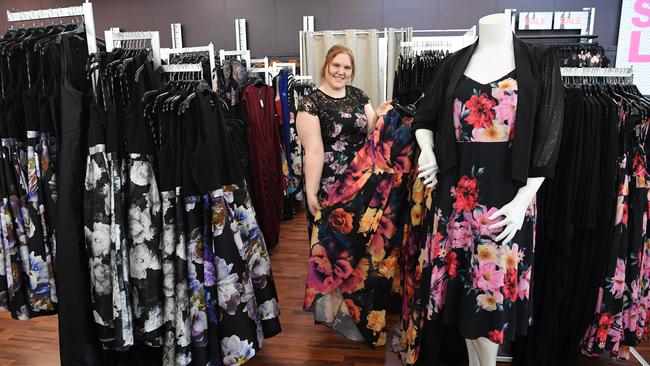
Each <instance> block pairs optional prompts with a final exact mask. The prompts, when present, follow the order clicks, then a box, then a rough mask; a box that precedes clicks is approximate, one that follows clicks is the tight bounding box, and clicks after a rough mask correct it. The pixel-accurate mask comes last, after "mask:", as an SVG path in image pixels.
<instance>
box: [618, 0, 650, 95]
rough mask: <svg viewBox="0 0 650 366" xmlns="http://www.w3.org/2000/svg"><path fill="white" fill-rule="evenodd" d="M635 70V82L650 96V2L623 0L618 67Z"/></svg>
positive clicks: (645, 0) (646, 0)
mask: <svg viewBox="0 0 650 366" xmlns="http://www.w3.org/2000/svg"><path fill="white" fill-rule="evenodd" d="M630 66H632V68H633V70H634V82H635V84H637V86H638V87H639V90H641V92H642V93H643V94H650V0H623V7H622V8H621V23H620V27H619V33H618V47H617V51H616V67H630Z"/></svg>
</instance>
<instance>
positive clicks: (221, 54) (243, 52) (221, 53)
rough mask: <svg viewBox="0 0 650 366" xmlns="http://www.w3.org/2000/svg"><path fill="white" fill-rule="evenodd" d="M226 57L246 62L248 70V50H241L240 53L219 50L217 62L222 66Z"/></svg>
mask: <svg viewBox="0 0 650 366" xmlns="http://www.w3.org/2000/svg"><path fill="white" fill-rule="evenodd" d="M227 56H238V57H239V59H240V60H245V61H246V69H247V70H248V69H249V68H250V67H251V51H250V50H241V51H226V50H219V62H220V63H221V64H223V62H224V61H226V57H227Z"/></svg>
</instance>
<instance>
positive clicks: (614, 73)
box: [560, 67, 634, 78]
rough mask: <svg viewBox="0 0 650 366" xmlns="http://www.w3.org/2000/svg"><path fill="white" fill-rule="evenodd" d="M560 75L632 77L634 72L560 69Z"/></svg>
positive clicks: (629, 70) (599, 68) (625, 68)
mask: <svg viewBox="0 0 650 366" xmlns="http://www.w3.org/2000/svg"><path fill="white" fill-rule="evenodd" d="M560 73H561V74H562V76H575V77H617V78H631V77H634V70H633V69H632V68H631V67H612V68H605V67H562V68H561V69H560Z"/></svg>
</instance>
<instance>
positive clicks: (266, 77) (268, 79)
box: [248, 56, 271, 84]
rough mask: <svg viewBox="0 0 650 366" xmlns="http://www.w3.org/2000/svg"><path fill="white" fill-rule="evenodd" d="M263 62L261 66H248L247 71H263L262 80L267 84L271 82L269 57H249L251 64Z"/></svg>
mask: <svg viewBox="0 0 650 366" xmlns="http://www.w3.org/2000/svg"><path fill="white" fill-rule="evenodd" d="M257 64H263V65H264V66H263V67H250V68H248V71H249V72H251V73H264V82H266V84H269V83H270V82H271V76H270V74H271V69H270V68H269V58H268V57H267V56H264V58H253V59H251V65H257Z"/></svg>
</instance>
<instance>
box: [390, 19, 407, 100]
mask: <svg viewBox="0 0 650 366" xmlns="http://www.w3.org/2000/svg"><path fill="white" fill-rule="evenodd" d="M386 37H387V40H386V41H387V42H388V45H387V47H386V58H387V62H386V100H391V99H393V85H394V82H395V70H396V69H397V59H398V58H399V54H400V51H401V47H400V46H401V44H402V42H404V41H406V29H404V28H388V31H387V32H386Z"/></svg>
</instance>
